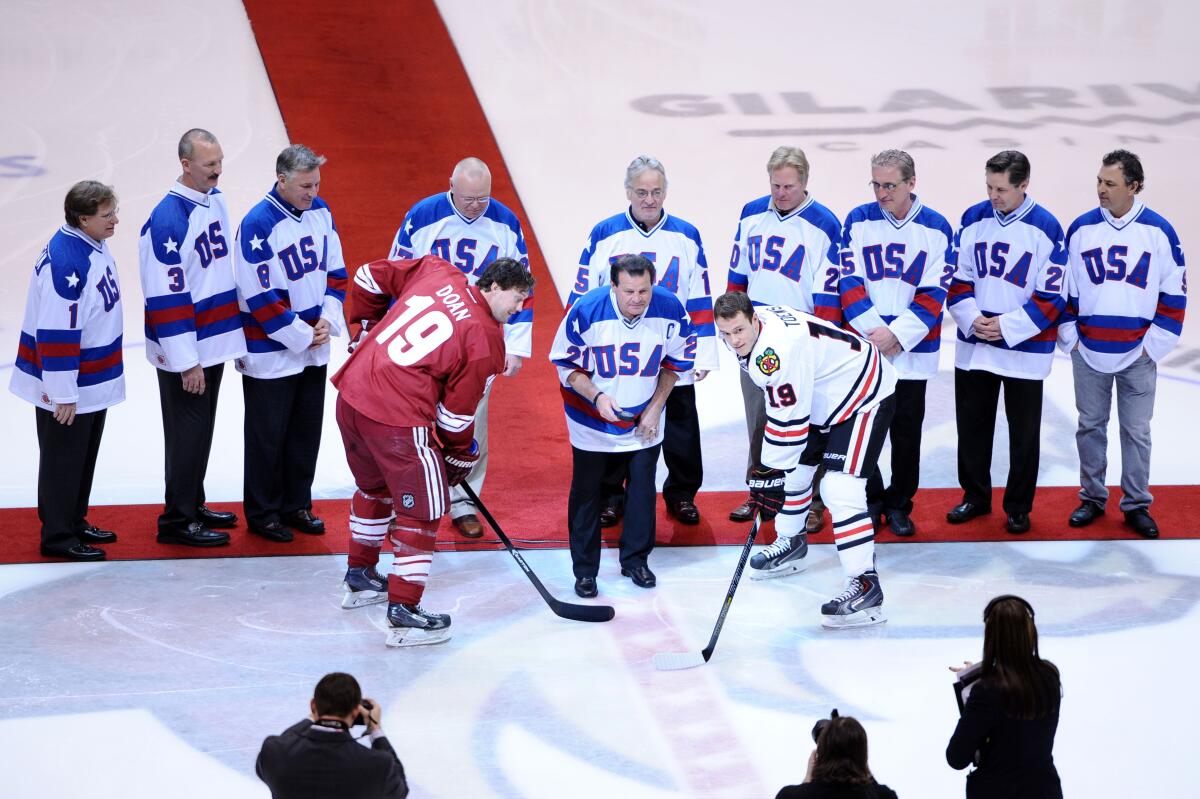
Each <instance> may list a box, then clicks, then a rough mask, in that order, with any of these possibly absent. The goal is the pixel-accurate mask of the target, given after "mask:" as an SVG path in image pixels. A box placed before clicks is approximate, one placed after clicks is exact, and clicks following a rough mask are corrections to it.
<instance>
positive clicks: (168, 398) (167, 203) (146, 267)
mask: <svg viewBox="0 0 1200 799" xmlns="http://www.w3.org/2000/svg"><path fill="white" fill-rule="evenodd" d="M178 155H179V163H180V166H181V168H182V173H181V174H180V176H179V178H178V179H177V180H176V181H175V185H174V186H172V187H171V190H170V191H168V192H167V196H166V197H164V198H163V199H162V200H161V201H160V202H159V203H158V205H156V206H155V207H154V210H153V211H152V212H151V213H150V218H149V219H148V220H146V224H145V225H143V226H142V235H141V240H140V242H139V248H138V252H139V259H138V261H139V266H140V270H141V278H142V292H143V294H144V295H145V297H146V359H147V360H149V361H150V363H151V365H153V366H154V367H155V369H156V370H157V372H156V373H157V375H158V397H159V403H160V405H161V408H162V416H163V438H164V445H165V446H164V450H165V454H166V470H165V477H166V495H165V504H164V507H163V512H162V513H161V514H159V517H158V542H159V543H163V544H184V545H187V546H194V547H210V546H220V545H222V544H228V543H229V534H228V533H223V532H218V531H217V530H214V529H212V528H217V527H233V526H234V525H235V524H237V516H235V515H234V514H232V513H229V512H224V511H214V510H210V509H209V508H208V507H207V506H206V505H205V504H204V475H205V472H206V471H207V469H208V455H209V451H210V450H211V448H212V437H213V428H214V425H215V424H216V420H217V397H218V395H219V393H220V389H221V378H222V376H223V375H224V372H225V362H226V361H230V360H233V359H235V358H240V357H242V356H243V355H245V354H246V338H245V336H244V335H243V334H242V320H241V314H240V312H239V311H238V302H237V288H236V286H235V285H234V280H233V230H232V229H231V228H230V226H229V210H228V208H226V206H225V195H224V194H222V193H221V190H220V189H218V188H217V182H218V180H220V177H221V165H222V161H223V160H224V153H223V152H222V151H221V145H220V143H219V142H218V141H217V139H216V137H215V136H213V135H212V134H211V133H209V132H208V131H206V130H202V129H200V128H193V129H192V130H189V131H188V132H187V133H185V134H183V136H182V138H180V140H179V148H178Z"/></svg>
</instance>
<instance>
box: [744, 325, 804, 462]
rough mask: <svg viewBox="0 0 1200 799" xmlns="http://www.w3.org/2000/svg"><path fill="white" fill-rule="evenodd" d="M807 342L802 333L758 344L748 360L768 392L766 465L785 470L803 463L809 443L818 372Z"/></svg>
mask: <svg viewBox="0 0 1200 799" xmlns="http://www.w3.org/2000/svg"><path fill="white" fill-rule="evenodd" d="M764 330H765V328H764ZM772 339H776V337H772ZM807 343H808V342H807V341H806V340H805V339H804V338H802V337H800V336H788V337H786V338H785V337H778V338H777V339H776V340H773V341H772V340H769V341H768V342H767V346H765V347H763V348H762V349H761V350H759V348H757V347H756V348H755V352H756V353H757V354H754V353H752V358H753V360H752V361H751V362H750V363H749V364H748V367H749V369H750V376H751V377H752V378H753V380H754V383H755V384H756V385H758V387H759V388H761V389H763V391H765V392H766V405H767V409H766V410H767V422H766V425H765V426H764V427H763V446H762V462H763V465H764V466H768V467H770V468H772V469H782V470H783V471H785V472H786V471H791V470H792V469H795V468H796V467H797V466H799V465H800V456H801V454H803V452H804V448H805V446H806V445H807V444H808V429H809V422H810V420H811V415H812V398H813V382H814V373H815V372H814V365H813V363H812V358H811V353H810V351H809V348H808V347H807V346H806V345H807Z"/></svg>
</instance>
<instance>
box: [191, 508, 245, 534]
mask: <svg viewBox="0 0 1200 799" xmlns="http://www.w3.org/2000/svg"><path fill="white" fill-rule="evenodd" d="M196 519H197V521H199V522H200V523H201V524H203V525H204V526H205V527H207V528H208V529H210V530H219V529H226V528H229V527H237V523H238V518H237V514H236V513H230V512H229V511H224V510H213V509H212V508H210V507H208V506H207V505H201V506H200V507H199V508H198V509H197V510H196Z"/></svg>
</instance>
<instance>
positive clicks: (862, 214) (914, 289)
mask: <svg viewBox="0 0 1200 799" xmlns="http://www.w3.org/2000/svg"><path fill="white" fill-rule="evenodd" d="M953 237H954V233H953V231H952V230H951V229H950V223H949V222H947V221H946V219H945V217H943V216H942V215H941V214H939V213H938V212H937V211H935V210H933V209H932V208H929V207H928V206H926V205H924V204H923V203H922V202H921V200H920V199H919V198H917V197H916V196H915V195H914V196H913V204H912V207H911V208H910V209H909V211H908V213H907V214H906V215H905V217H904V218H903V219H897V218H896V217H895V216H893V215H892V213H891V212H890V211H887V210H886V209H884V208H882V207H881V206H880V205H879V203H877V202H876V203H867V204H866V205H860V206H858V207H857V208H855V209H854V210H853V211H851V212H850V215H849V216H847V217H846V225H845V228H844V229H843V231H842V242H841V261H842V276H841V279H840V281H839V283H838V291H839V293H840V295H841V302H842V313H844V314H845V317H846V322H847V324H849V325H850V326H851V327H853V328H854V330H855V331H857V332H858V333H859V334H861V335H864V336H865V335H867V333H869V332H870V331H872V330H874V329H876V328H879V327H883V326H885V325H886V326H887V328H888V329H889V330H891V331H892V334H893V335H894V336H895V337H896V338H897V339H898V340H899V341H900V346H901V347H902V348H903V350H902V351H901V352H900V353H898V354H896V355H895V356H894V357H893V358H892V359H891V361H892V365H893V366H895V367H896V372H897V374H898V375H899V376H900V378H901V379H904V380H928V379H929V378H931V377H933V376H934V375H935V374H937V368H938V352H939V350H940V349H941V342H942V306H943V304H944V303H945V301H946V288H947V287H948V286H949V285H950V278H951V276H952V275H953V274H954V252H953V250H952V249H951V240H952V239H953Z"/></svg>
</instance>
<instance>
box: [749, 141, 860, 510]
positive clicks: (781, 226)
mask: <svg viewBox="0 0 1200 799" xmlns="http://www.w3.org/2000/svg"><path fill="white" fill-rule="evenodd" d="M767 176H768V178H769V179H770V186H771V193H770V194H768V195H766V196H765V197H759V198H758V199H756V200H752V201H750V202H748V203H746V205H745V207H744V208H742V215H741V218H740V219H739V220H738V228H737V234H736V235H735V236H734V239H733V255H732V256H731V258H730V261H729V276H728V282H727V284H726V288H725V290H726V291H744V292H746V294H748V295H749V297H750V301H751V302H752V303H753V304H754V305H756V306H757V305H786V306H788V307H789V308H797V309H799V310H801V311H805V312H806V313H811V314H813V315H815V316H818V317H820V318H822V319H825V320H828V321H830V322H835V323H840V322H841V320H842V307H841V302H840V300H839V298H838V280H839V277H840V274H841V271H840V268H839V259H838V247H839V242H840V240H841V223H840V222H838V219H837V217H836V216H835V215H834V214H833V212H832V211H830V210H829V209H828V208H826V207H825V206H823V205H821V204H820V203H819V202H817V201H816V200H815V199H813V196H812V195H811V194H810V193H809V191H808V178H809V164H808V157H807V156H805V154H804V151H803V150H801V149H800V148H799V147H786V146H785V147H779V148H777V149H776V150H775V152H773V153H771V157H770V159H768V161H767ZM741 387H742V402H743V404H744V405H745V409H746V433H747V435H748V437H749V440H750V455H749V458H748V463H747V466H746V474H747V476H748V475H749V474H750V472H751V471H753V470H754V468H755V467H757V466H760V465H761V455H762V431H763V421H764V419H765V414H766V408H765V406H764V405H763V396H762V392H761V391H759V390H758V387H757V386H755V385H754V384H753V383H752V382H751V381H750V379H749V378H748V377H747V376H746V375H745V373H743V374H742V376H741ZM813 510H814V512H813V515H812V522H811V524H810V525H809V529H810V530H812V531H814V532H815V531H816V530H818V529H820V527H821V518H822V511H821V504H820V497H819V496H814V498H813ZM752 515H753V513H752V512H751V509H750V502H749V500H746V501H745V502H743V503H742V504H741V505H739V506H738V507H737V508H734V510H733V511H732V512H731V513H730V514H729V518H730V519H732V520H733V521H735V522H745V521H749V520H750V518H751V516H752Z"/></svg>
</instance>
